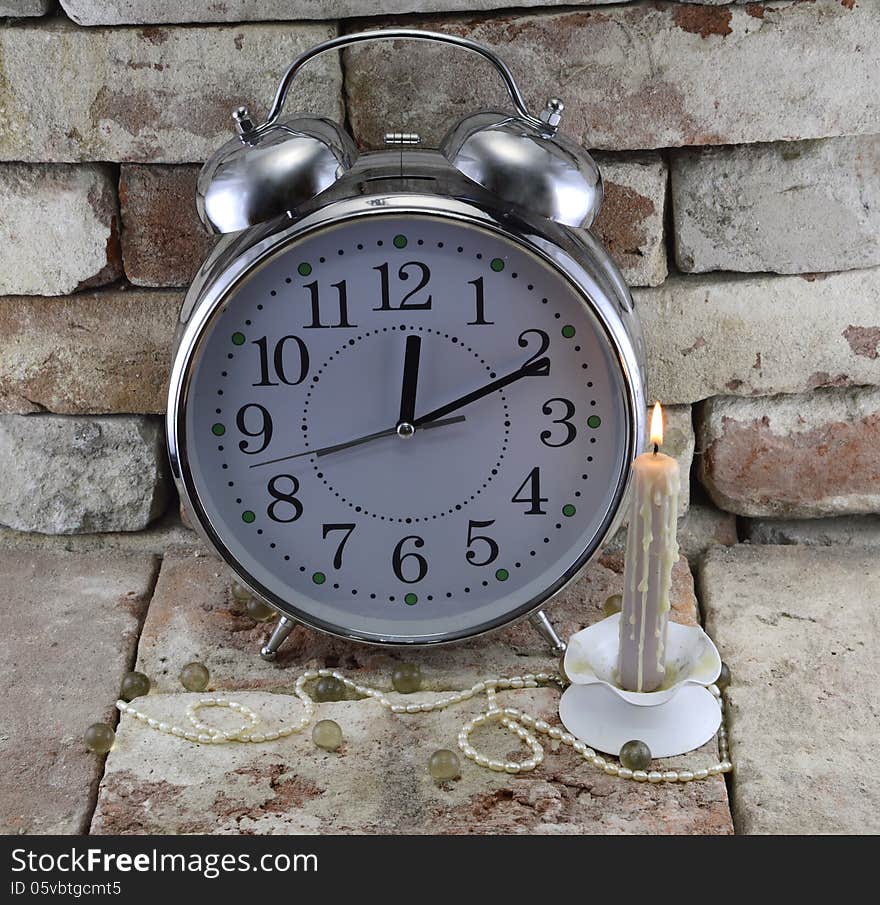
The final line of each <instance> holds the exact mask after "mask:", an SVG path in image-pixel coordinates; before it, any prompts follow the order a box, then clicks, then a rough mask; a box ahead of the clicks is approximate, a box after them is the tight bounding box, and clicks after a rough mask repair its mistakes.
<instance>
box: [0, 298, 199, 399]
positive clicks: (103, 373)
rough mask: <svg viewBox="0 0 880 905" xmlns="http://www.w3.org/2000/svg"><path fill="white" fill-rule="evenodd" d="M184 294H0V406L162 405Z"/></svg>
mask: <svg viewBox="0 0 880 905" xmlns="http://www.w3.org/2000/svg"><path fill="white" fill-rule="evenodd" d="M182 300H183V296H182V295H181V294H180V293H175V292H145V291H143V290H134V291H109V292H83V293H78V294H76V295H72V296H67V297H64V298H51V299H35V298H31V297H26V296H10V297H5V298H0V412H13V413H31V412H41V411H50V412H57V413H60V414H104V413H110V414H113V413H119V412H127V413H156V412H164V411H165V390H166V385H167V382H168V369H169V367H170V362H171V343H172V340H173V338H174V330H175V327H176V324H177V315H178V312H179V310H180V304H181V302H182Z"/></svg>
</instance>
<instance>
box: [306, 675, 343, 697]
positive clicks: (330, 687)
mask: <svg viewBox="0 0 880 905" xmlns="http://www.w3.org/2000/svg"><path fill="white" fill-rule="evenodd" d="M312 697H313V698H314V699H315V700H316V701H318V702H319V703H323V702H325V701H341V700H342V699H343V698H344V697H345V685H343V684H342V682H340V681H339V679H334V678H333V676H322V677H321V678H320V679H318V681H317V682H315V690H314V691H313V692H312Z"/></svg>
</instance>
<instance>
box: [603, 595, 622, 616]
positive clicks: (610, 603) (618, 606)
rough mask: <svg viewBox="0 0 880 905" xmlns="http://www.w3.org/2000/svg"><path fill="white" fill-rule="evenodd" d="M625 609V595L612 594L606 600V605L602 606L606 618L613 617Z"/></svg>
mask: <svg viewBox="0 0 880 905" xmlns="http://www.w3.org/2000/svg"><path fill="white" fill-rule="evenodd" d="M622 609H623V595H622V594H612V595H611V596H610V597H606V598H605V603H603V604H602V612H603V613H604V614H605V615H606V616H613V615H614V614H615V613H619V612H620V611H621V610H622Z"/></svg>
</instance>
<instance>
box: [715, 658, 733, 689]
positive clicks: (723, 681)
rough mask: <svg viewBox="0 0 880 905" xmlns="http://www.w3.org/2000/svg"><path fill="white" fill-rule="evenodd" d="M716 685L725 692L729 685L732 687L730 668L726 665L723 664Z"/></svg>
mask: <svg viewBox="0 0 880 905" xmlns="http://www.w3.org/2000/svg"><path fill="white" fill-rule="evenodd" d="M715 684H716V685H717V686H718V687H719V688H720V689H721V691H724V689H725V688H727V686H728V685H730V668H729V667H728V665H727V664H726V663H722V664H721V672H720V673H718V678H717V679H716V680H715Z"/></svg>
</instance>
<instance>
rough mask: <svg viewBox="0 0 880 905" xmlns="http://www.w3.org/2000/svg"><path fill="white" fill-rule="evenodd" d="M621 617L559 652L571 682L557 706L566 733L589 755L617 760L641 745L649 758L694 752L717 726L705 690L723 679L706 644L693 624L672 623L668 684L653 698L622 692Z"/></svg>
mask: <svg viewBox="0 0 880 905" xmlns="http://www.w3.org/2000/svg"><path fill="white" fill-rule="evenodd" d="M619 626H620V613H615V614H614V615H613V616H609V617H608V618H607V619H603V620H602V621H601V622H597V623H596V624H595V625H591V626H589V627H588V628H585V629H583V630H582V631H579V632H577V633H576V634H574V635H572V637H571V639H570V640H569V642H568V647H567V649H566V652H565V672H566V674H567V675H568V678H569V679H570V680H571V685H570V686H569V687H568V688H567V689H566V691H565V693H564V694H563V695H562V699H561V700H560V702H559V716H560V719H561V720H562V722H563V723H564V725H565V728H566V729H568V731H569V732H570V733H571V734H572V735H574V736H576V737H577V738H579V739H581V741H584V742H586V743H587V744H588V745H589V746H590V747H591V748H594V749H596V750H598V751H602V752H604V753H606V754H613V755H615V756H616V755H617V754H618V752H619V751H620V749H621V747H622V746H623V745H624V744H625V743H626V742H628V741H632V740H633V739H639V740H641V741H643V742H645V744H647V746H648V747H649V748H650V749H651V755H652V756H653V757H674V756H675V755H678V754H685V753H687V752H688V751H693V750H694V749H695V748H699V747H700V746H701V745H703V744H705V743H706V742H707V741H709V739H710V738H712V736H713V735H715V733H716V732H717V731H718V727H719V726H720V725H721V705H720V703H719V701H718V699H717V698H716V697H715V696H714V695H713V694H712V692H710V691H709V689H708V687H707V686H709V685H711V684H712V683H713V682H715V680H716V679H717V678H718V675H719V673H720V672H721V656H720V655H719V653H718V649H717V648H716V647H715V645H714V644H713V643H712V639H711V638H710V637H709V636H708V635H707V634H706V633H705V632H704V631H703V630H702V629H701V628H700V627H699V626H696V625H679V624H678V623H675V622H670V623H669V626H668V635H667V641H666V678H665V679H664V681H663V682H662V683H661V685H660V687H659V688H657V689H656V690H655V691H649V692H638V691H627V690H626V689H625V688H621V687H620V685H619V684H618V680H617V658H618V653H619V644H620V633H619V632H620V629H619Z"/></svg>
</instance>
